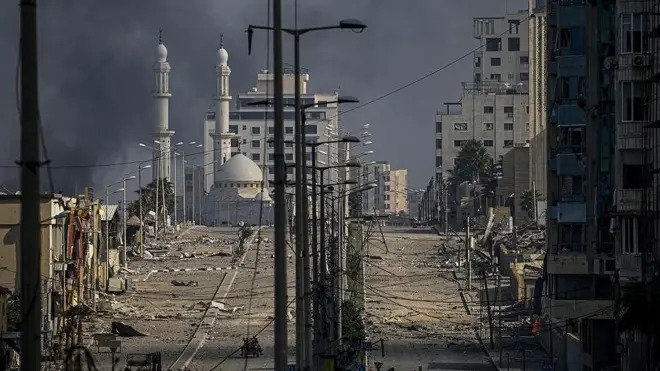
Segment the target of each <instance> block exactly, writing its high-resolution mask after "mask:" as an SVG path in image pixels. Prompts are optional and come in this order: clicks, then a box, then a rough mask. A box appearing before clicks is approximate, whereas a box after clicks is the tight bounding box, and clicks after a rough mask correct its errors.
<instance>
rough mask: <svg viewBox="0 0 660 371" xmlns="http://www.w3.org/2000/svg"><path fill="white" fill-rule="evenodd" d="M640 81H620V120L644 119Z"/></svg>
mask: <svg viewBox="0 0 660 371" xmlns="http://www.w3.org/2000/svg"><path fill="white" fill-rule="evenodd" d="M640 85H641V84H640V83H635V82H633V81H623V82H621V120H622V121H642V120H644V111H645V110H644V99H643V98H642V97H643V96H644V94H643V91H642V87H641V86H640Z"/></svg>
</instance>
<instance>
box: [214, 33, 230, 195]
mask: <svg viewBox="0 0 660 371" xmlns="http://www.w3.org/2000/svg"><path fill="white" fill-rule="evenodd" d="M222 39H223V37H222V35H220V49H218V55H217V63H216V65H215V94H214V96H213V100H215V132H214V135H213V147H214V156H213V161H215V166H214V167H215V170H214V176H213V181H214V183H217V182H218V181H219V180H218V176H219V171H220V166H222V164H224V163H225V162H226V161H227V160H229V158H230V157H231V138H232V137H233V136H234V134H233V133H230V132H229V101H230V100H231V97H230V96H229V74H231V70H230V69H229V66H227V60H228V59H229V54H228V53H227V51H226V50H225V48H224V46H223V42H222V41H223V40H222Z"/></svg>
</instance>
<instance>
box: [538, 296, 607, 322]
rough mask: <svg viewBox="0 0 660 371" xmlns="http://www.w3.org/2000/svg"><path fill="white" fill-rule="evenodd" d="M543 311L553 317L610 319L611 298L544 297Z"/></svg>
mask: <svg viewBox="0 0 660 371" xmlns="http://www.w3.org/2000/svg"><path fill="white" fill-rule="evenodd" d="M543 303H544V305H543V312H544V314H547V315H549V316H552V317H553V318H562V319H563V318H589V319H612V318H613V317H614V311H613V308H614V306H613V303H614V302H613V301H612V300H562V299H550V298H544V300H543Z"/></svg>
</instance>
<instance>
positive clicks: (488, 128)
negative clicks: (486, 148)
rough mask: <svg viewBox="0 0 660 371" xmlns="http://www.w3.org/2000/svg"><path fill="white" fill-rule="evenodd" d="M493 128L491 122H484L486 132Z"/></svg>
mask: <svg viewBox="0 0 660 371" xmlns="http://www.w3.org/2000/svg"><path fill="white" fill-rule="evenodd" d="M494 126H495V124H493V123H492V122H484V130H486V131H493V127H494Z"/></svg>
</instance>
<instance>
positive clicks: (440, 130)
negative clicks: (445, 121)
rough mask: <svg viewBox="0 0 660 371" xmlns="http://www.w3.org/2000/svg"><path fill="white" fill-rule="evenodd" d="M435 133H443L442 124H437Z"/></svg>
mask: <svg viewBox="0 0 660 371" xmlns="http://www.w3.org/2000/svg"><path fill="white" fill-rule="evenodd" d="M435 132H436V133H442V122H436V123H435Z"/></svg>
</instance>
